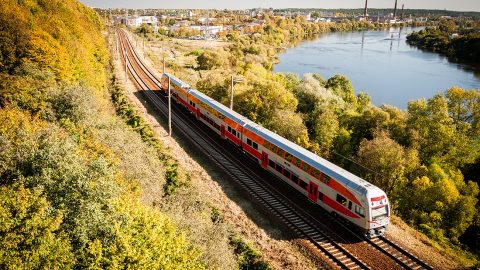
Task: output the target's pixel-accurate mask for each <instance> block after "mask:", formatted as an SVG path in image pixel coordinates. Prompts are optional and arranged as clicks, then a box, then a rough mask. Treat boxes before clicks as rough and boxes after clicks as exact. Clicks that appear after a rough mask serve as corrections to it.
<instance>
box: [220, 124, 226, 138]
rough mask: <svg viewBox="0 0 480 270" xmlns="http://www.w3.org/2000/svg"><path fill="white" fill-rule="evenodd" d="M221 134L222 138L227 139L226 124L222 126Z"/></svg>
mask: <svg viewBox="0 0 480 270" xmlns="http://www.w3.org/2000/svg"><path fill="white" fill-rule="evenodd" d="M220 134H221V135H222V139H225V126H224V125H221V126H220Z"/></svg>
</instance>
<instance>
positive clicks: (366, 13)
mask: <svg viewBox="0 0 480 270" xmlns="http://www.w3.org/2000/svg"><path fill="white" fill-rule="evenodd" d="M363 16H364V17H365V20H368V18H367V17H368V0H365V13H364V14H363Z"/></svg>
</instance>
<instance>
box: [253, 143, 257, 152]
mask: <svg viewBox="0 0 480 270" xmlns="http://www.w3.org/2000/svg"><path fill="white" fill-rule="evenodd" d="M253 149H255V150H258V144H257V143H256V142H254V143H253Z"/></svg>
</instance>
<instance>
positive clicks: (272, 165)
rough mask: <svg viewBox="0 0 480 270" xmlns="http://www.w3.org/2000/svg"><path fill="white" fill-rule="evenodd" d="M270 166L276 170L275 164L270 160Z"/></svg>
mask: <svg viewBox="0 0 480 270" xmlns="http://www.w3.org/2000/svg"><path fill="white" fill-rule="evenodd" d="M268 166H270V167H272V168H274V169H275V162H273V160H271V159H269V160H268Z"/></svg>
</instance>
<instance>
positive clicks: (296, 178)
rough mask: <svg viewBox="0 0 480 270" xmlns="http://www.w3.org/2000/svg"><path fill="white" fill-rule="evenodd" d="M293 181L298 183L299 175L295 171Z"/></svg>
mask: <svg viewBox="0 0 480 270" xmlns="http://www.w3.org/2000/svg"><path fill="white" fill-rule="evenodd" d="M292 181H293V182H295V184H298V176H297V175H296V174H294V173H292Z"/></svg>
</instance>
